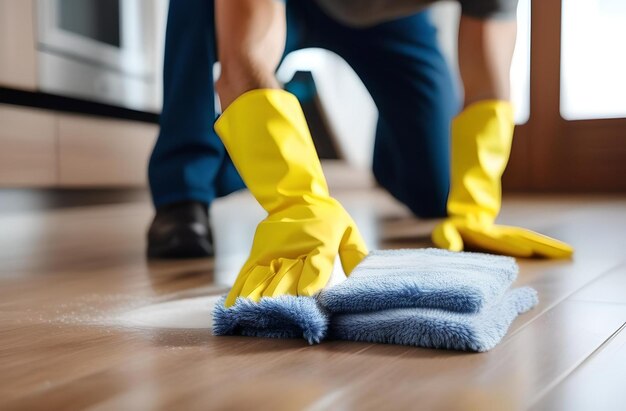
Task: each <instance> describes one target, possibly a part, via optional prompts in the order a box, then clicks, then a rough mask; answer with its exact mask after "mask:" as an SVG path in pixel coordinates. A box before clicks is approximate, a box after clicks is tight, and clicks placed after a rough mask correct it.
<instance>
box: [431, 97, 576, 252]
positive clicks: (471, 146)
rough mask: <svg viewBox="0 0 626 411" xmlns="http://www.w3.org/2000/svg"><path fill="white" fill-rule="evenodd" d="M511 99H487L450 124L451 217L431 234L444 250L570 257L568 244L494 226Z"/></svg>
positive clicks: (506, 158)
mask: <svg viewBox="0 0 626 411" xmlns="http://www.w3.org/2000/svg"><path fill="white" fill-rule="evenodd" d="M514 124H515V123H514V120H513V108H512V106H511V104H510V103H508V102H506V101H499V100H487V101H481V102H478V103H474V104H472V105H471V106H469V107H467V108H466V109H465V110H464V111H463V112H462V113H461V114H459V115H458V116H457V117H456V118H455V119H454V121H453V122H452V129H451V133H452V158H451V162H452V164H451V165H452V170H451V171H452V173H451V186H450V195H449V196H448V215H449V216H450V217H449V218H448V219H447V220H445V221H444V222H443V223H441V224H439V225H438V226H437V227H435V229H434V230H433V233H432V240H433V242H434V243H435V245H437V246H438V247H440V248H445V249H449V250H453V251H461V250H463V249H465V248H472V249H478V250H482V251H486V252H492V253H497V254H505V255H510V256H513V257H533V256H537V257H546V258H568V257H570V256H571V255H572V253H573V251H574V250H573V249H572V247H571V246H569V245H568V244H565V243H563V242H561V241H558V240H555V239H553V238H550V237H547V236H544V235H541V234H538V233H535V232H533V231H530V230H526V229H523V228H519V227H510V226H502V225H496V224H494V222H495V219H496V217H497V215H498V213H499V212H500V207H501V197H502V193H501V182H500V181H501V178H502V174H503V173H504V169H505V168H506V165H507V163H508V161H509V154H510V152H511V143H512V139H513V129H514Z"/></svg>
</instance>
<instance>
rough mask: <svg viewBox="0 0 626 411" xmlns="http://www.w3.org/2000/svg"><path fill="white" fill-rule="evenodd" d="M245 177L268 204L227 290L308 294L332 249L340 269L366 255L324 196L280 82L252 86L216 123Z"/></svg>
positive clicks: (345, 218) (300, 118)
mask: <svg viewBox="0 0 626 411" xmlns="http://www.w3.org/2000/svg"><path fill="white" fill-rule="evenodd" d="M215 130H216V131H217V134H218V135H219V136H220V138H221V139H222V141H223V142H224V146H225V147H226V150H227V151H228V153H229V155H230V157H231V159H232V160H233V163H234V164H235V167H236V168H237V170H238V171H239V174H240V175H241V177H242V178H243V180H244V182H245V183H246V185H247V186H248V188H249V189H250V191H251V192H252V194H253V195H254V197H255V198H256V199H257V200H258V201H259V203H260V204H261V206H263V208H264V209H265V210H266V211H267V212H268V216H267V218H266V219H265V220H263V221H262V222H261V223H259V225H258V227H257V230H256V233H255V236H254V242H253V244H252V249H251V251H250V256H249V257H248V260H247V262H246V263H245V264H244V266H243V268H242V269H241V271H240V273H239V276H238V277H237V280H236V281H235V285H234V286H233V288H232V289H231V291H230V293H229V294H228V296H227V298H226V303H225V305H226V307H230V306H232V305H233V304H234V303H235V301H236V300H237V298H238V297H244V298H250V299H252V300H254V301H258V300H259V299H260V298H261V297H275V296H279V295H284V294H291V295H301V296H311V295H314V294H315V293H317V292H318V291H320V290H321V289H322V288H323V287H324V286H325V285H326V283H327V282H328V280H329V278H330V275H331V273H332V270H333V265H334V262H335V258H336V257H337V255H338V254H339V257H340V259H341V263H342V266H343V269H344V272H345V273H346V274H349V273H350V272H351V271H352V270H353V269H354V267H356V265H357V264H359V263H360V262H361V260H363V258H365V256H366V255H367V247H366V246H365V243H364V241H363V239H362V238H361V235H360V233H359V230H358V229H357V227H356V225H355V223H354V221H353V220H352V218H351V217H350V216H349V215H348V213H347V212H346V211H345V210H344V208H343V207H342V206H341V204H339V202H338V201H337V200H335V199H334V198H332V197H330V194H329V192H328V187H327V185H326V179H325V178H324V174H323V172H322V166H321V164H320V162H319V159H318V157H317V152H316V151H315V146H314V145H313V140H312V139H311V135H310V133H309V129H308V126H307V123H306V120H305V118H304V113H303V112H302V108H301V107H300V103H299V102H298V99H297V98H296V97H295V96H294V95H292V94H290V93H288V92H285V91H282V90H254V91H250V92H248V93H246V94H244V95H242V96H241V97H239V98H238V99H237V100H235V102H233V103H232V104H231V105H230V106H229V107H228V108H227V109H226V110H225V111H224V113H223V114H222V116H221V117H220V118H219V119H218V121H217V122H216V123H215Z"/></svg>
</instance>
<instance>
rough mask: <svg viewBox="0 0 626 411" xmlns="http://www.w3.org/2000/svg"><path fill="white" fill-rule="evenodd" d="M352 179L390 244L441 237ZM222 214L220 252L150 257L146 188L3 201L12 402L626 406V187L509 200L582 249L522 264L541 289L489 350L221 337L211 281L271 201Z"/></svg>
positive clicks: (35, 405) (221, 275)
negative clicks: (38, 204)
mask: <svg viewBox="0 0 626 411" xmlns="http://www.w3.org/2000/svg"><path fill="white" fill-rule="evenodd" d="M335 191H336V193H337V197H339V198H340V200H342V202H343V203H344V204H345V205H346V207H347V208H348V209H349V210H350V211H351V212H352V214H353V215H354V217H355V219H356V220H357V222H358V224H359V225H360V227H362V231H363V232H364V235H365V237H366V238H367V241H368V243H369V245H370V246H371V247H372V248H398V247H424V246H428V245H429V241H428V233H429V231H430V229H431V228H432V225H433V223H432V222H425V221H418V220H415V219H412V218H410V217H409V216H408V214H407V213H406V211H405V210H404V209H402V208H401V207H399V206H398V205H397V204H395V203H394V202H393V201H391V200H390V199H389V198H388V197H387V196H386V195H385V194H383V193H381V192H378V191H375V190H372V189H370V188H362V189H358V190H346V189H342V188H341V187H339V188H338V189H336V190H335ZM74 197H76V196H74ZM2 198H3V197H2V192H0V201H2ZM212 213H213V222H214V224H215V235H216V238H217V240H218V241H217V251H218V256H217V258H216V259H215V261H213V260H196V261H182V262H158V263H148V262H146V260H145V259H144V246H145V244H144V233H145V229H146V226H147V224H148V223H149V219H150V216H151V209H150V206H149V203H148V202H147V198H146V197H145V196H140V198H139V199H138V200H136V201H130V202H121V203H110V204H99V203H98V202H95V203H94V202H91V203H88V204H87V205H82V206H81V205H78V204H69V205H67V206H54V207H51V208H49V209H46V210H38V209H36V208H34V209H31V208H29V207H26V206H24V207H22V206H20V207H14V208H13V209H8V210H7V209H5V210H4V211H0V409H2V410H11V409H29V410H30V409H47V410H53V409H85V408H88V409H97V410H101V409H102V410H119V409H132V410H140V409H163V410H171V409H198V410H208V409H232V410H236V409H255V410H256V409H268V410H283V409H308V410H369V409H371V410H387V409H399V410H406V409H424V410H427V409H437V410H457V409H458V410H524V409H534V410H551V411H552V410H568V411H571V410H594V411H595V410H620V409H622V410H623V409H624V406H625V405H624V404H626V390H625V388H626V385H625V383H624V381H626V330H625V327H626V326H625V324H626V252H625V251H626V246H625V244H626V241H625V237H626V197H621V198H620V197H561V198H558V197H548V198H546V197H510V198H508V199H507V201H506V203H505V210H504V212H503V214H502V217H501V221H505V222H507V223H510V224H519V225H523V226H526V227H530V228H534V229H537V230H539V231H541V232H543V233H546V234H549V235H553V236H555V237H558V238H561V239H564V240H567V241H569V242H571V243H573V244H574V245H575V246H576V248H577V252H576V256H575V259H574V260H573V261H521V262H520V264H521V274H520V278H519V281H518V282H519V284H530V285H532V286H534V287H535V288H536V289H537V290H538V291H539V295H540V301H541V302H540V305H539V306H538V307H537V308H536V309H534V310H533V311H531V312H530V313H528V314H525V315H523V316H521V317H520V318H518V320H517V321H515V323H514V324H513V326H512V328H511V330H510V332H509V334H508V335H507V336H506V337H505V339H504V341H503V342H502V343H501V344H500V345H499V346H498V347H496V348H495V349H494V350H493V351H491V352H489V353H485V354H466V353H459V352H450V351H436V350H428V349H417V348H410V347H402V346H391V345H374V344H364V343H348V342H324V343H322V344H321V345H317V346H308V345H307V344H306V343H305V342H304V341H300V340H265V339H255V338H243V337H242V338H239V337H213V336H212V335H211V332H210V330H209V328H208V327H209V326H210V317H209V309H210V307H209V305H208V303H207V302H208V301H210V300H211V298H208V299H207V298H205V297H206V296H216V295H219V294H221V293H223V292H224V291H226V290H227V286H228V284H229V283H230V282H232V281H233V277H234V274H235V273H236V270H237V267H238V265H239V264H240V263H241V261H242V259H243V258H245V254H246V252H247V248H248V246H249V243H250V241H251V236H252V231H253V229H254V226H255V222H256V221H257V220H258V219H259V218H260V217H261V216H262V212H261V210H260V209H259V208H258V206H256V204H255V203H254V202H253V201H252V200H251V198H250V197H248V195H247V194H245V193H243V194H236V195H235V196H232V197H229V198H227V199H225V200H221V201H219V202H218V203H217V204H216V205H215V207H214V208H213V210H212ZM188 298H193V300H186V299H188ZM180 300H185V301H188V302H189V301H191V302H194V301H195V303H194V304H195V305H194V304H192V303H189V304H186V303H185V304H183V303H177V302H176V301H180ZM183 302H184V301H183ZM164 303H165V304H164ZM168 303H169V304H168ZM198 303H199V304H200V306H198ZM205 303H206V304H207V305H206V307H205V305H204V304H205ZM181 304H182V305H181ZM192 306H193V307H192ZM159 307H160V308H159ZM168 307H169V308H168ZM159 310H161V311H159ZM194 310H195V311H194ZM159 313H160V314H159ZM181 325H182V326H186V327H190V328H174V327H177V326H178V327H180V326H181Z"/></svg>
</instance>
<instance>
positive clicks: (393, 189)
mask: <svg viewBox="0 0 626 411" xmlns="http://www.w3.org/2000/svg"><path fill="white" fill-rule="evenodd" d="M373 171H374V177H375V178H376V181H377V182H378V184H379V185H380V186H381V187H383V188H384V189H385V190H387V191H388V192H389V194H391V195H392V196H393V197H394V198H395V199H396V200H398V201H400V202H401V203H403V204H404V205H405V206H407V207H408V208H409V210H411V212H412V213H413V214H414V215H415V216H416V217H420V218H442V217H446V216H447V214H448V213H447V207H446V205H447V201H448V190H449V186H448V185H447V184H443V183H442V182H441V183H439V184H437V183H436V182H430V184H426V185H424V184H417V183H416V182H415V181H411V180H410V179H406V178H404V179H403V178H397V176H396V177H394V176H392V175H390V174H389V173H386V172H385V170H384V169H381V168H380V167H374V170H373Z"/></svg>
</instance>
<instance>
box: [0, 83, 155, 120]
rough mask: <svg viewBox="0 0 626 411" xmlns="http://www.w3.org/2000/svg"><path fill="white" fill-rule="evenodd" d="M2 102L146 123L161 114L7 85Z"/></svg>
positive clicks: (2, 90) (0, 97)
mask: <svg viewBox="0 0 626 411" xmlns="http://www.w3.org/2000/svg"><path fill="white" fill-rule="evenodd" d="M0 103H4V104H14V105H18V106H27V107H36V108H42V109H47V110H55V111H63V112H67V113H79V114H89V115H92V116H99V117H109V118H119V119H125V120H134V121H142V122H144V123H158V122H159V115H158V114H156V113H148V112H145V111H138V110H131V109H128V108H123V107H118V106H113V105H109V104H103V103H96V102H94V101H87V100H80V99H76V98H71V97H63V96H57V95H54V94H48V93H41V92H32V91H25V90H17V89H12V88H7V87H0Z"/></svg>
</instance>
